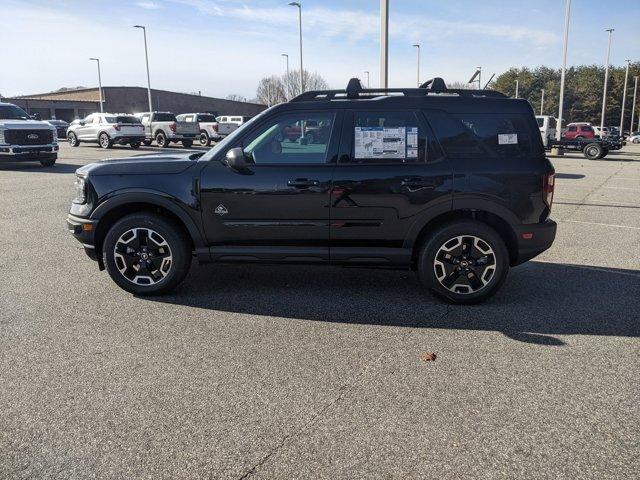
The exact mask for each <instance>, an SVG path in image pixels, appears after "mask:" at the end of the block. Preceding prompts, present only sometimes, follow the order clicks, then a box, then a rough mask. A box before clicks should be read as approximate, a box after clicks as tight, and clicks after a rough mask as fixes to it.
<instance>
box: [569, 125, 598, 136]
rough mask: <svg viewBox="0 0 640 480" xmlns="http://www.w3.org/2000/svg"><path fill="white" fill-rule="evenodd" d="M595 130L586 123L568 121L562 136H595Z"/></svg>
mask: <svg viewBox="0 0 640 480" xmlns="http://www.w3.org/2000/svg"><path fill="white" fill-rule="evenodd" d="M595 136H596V132H595V130H594V129H593V127H592V126H591V125H590V124H588V123H570V124H569V125H567V130H566V131H565V132H564V138H565V139H567V140H575V139H580V138H595Z"/></svg>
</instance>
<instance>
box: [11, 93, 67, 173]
mask: <svg viewBox="0 0 640 480" xmlns="http://www.w3.org/2000/svg"><path fill="white" fill-rule="evenodd" d="M57 158H58V136H57V134H56V129H55V127H54V126H52V125H51V124H50V123H47V122H39V121H36V120H32V119H31V117H30V116H29V114H28V113H27V112H25V111H24V110H22V109H21V108H20V107H18V106H16V105H13V104H11V103H2V102H0V162H3V161H7V162H16V161H35V162H40V164H41V165H42V166H43V167H51V166H52V165H53V164H54V163H56V159H57Z"/></svg>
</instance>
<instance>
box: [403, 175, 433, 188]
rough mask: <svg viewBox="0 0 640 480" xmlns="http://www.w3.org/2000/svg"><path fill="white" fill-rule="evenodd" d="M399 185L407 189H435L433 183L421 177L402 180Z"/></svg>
mask: <svg viewBox="0 0 640 480" xmlns="http://www.w3.org/2000/svg"><path fill="white" fill-rule="evenodd" d="M400 185H402V186H403V187H409V188H436V184H435V182H433V181H432V180H428V179H425V178H422V177H408V178H403V179H402V181H401V182H400Z"/></svg>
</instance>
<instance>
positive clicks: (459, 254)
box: [418, 220, 509, 304]
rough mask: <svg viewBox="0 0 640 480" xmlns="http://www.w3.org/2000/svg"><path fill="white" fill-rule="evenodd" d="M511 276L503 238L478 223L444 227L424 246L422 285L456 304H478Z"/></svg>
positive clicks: (420, 262)
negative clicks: (508, 274)
mask: <svg viewBox="0 0 640 480" xmlns="http://www.w3.org/2000/svg"><path fill="white" fill-rule="evenodd" d="M508 272H509V252H508V250H507V247H506V245H505V243H504V241H503V240H502V238H501V237H500V235H499V234H498V233H497V232H496V231H495V230H494V229H492V228H491V227H489V226H488V225H486V224H484V223H481V222H477V221H475V220H458V221H454V222H451V223H448V224H445V225H443V226H442V227H440V228H439V229H438V230H436V231H435V232H434V233H433V234H432V235H431V236H430V237H429V238H428V239H427V240H426V241H425V243H424V244H423V246H422V249H421V251H420V254H419V257H418V275H419V277H420V280H421V282H422V283H423V284H424V285H425V286H426V287H427V288H429V289H430V290H431V291H432V292H433V293H434V294H435V295H437V296H438V297H440V298H442V299H444V300H446V301H448V302H450V303H456V304H474V303H479V302H482V301H484V300H486V299H487V298H489V297H491V296H492V295H493V294H494V293H496V292H497V291H498V289H499V288H500V286H501V285H502V283H503V282H504V280H505V279H506V277H507V273H508Z"/></svg>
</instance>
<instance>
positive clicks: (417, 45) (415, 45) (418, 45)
mask: <svg viewBox="0 0 640 480" xmlns="http://www.w3.org/2000/svg"><path fill="white" fill-rule="evenodd" d="M413 46H414V47H416V50H417V52H418V53H417V55H418V87H420V44H419V43H415V44H414V45H413Z"/></svg>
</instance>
